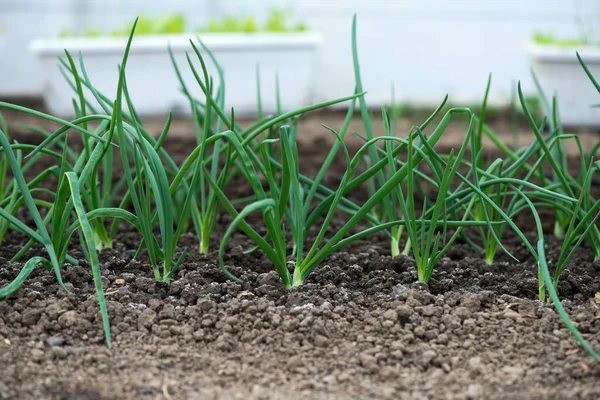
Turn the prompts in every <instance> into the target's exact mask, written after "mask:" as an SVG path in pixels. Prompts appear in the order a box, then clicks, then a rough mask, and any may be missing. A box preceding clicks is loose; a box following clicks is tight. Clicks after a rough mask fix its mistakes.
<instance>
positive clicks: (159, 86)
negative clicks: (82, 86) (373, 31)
mask: <svg viewBox="0 0 600 400" xmlns="http://www.w3.org/2000/svg"><path fill="white" fill-rule="evenodd" d="M199 36H200V38H201V40H202V41H203V42H204V43H205V44H206V45H207V47H208V48H209V49H210V51H211V52H212V53H213V54H214V56H215V57H216V59H217V61H218V63H219V64H220V65H221V67H222V68H223V70H224V75H225V88H226V96H225V99H226V104H225V106H226V107H227V108H228V109H230V107H234V108H235V111H236V115H242V116H250V115H254V114H256V112H257V109H258V99H257V79H256V66H257V65H259V67H260V84H261V99H262V105H263V111H264V112H265V113H273V112H275V111H276V109H277V108H276V85H275V79H276V78H275V76H276V74H278V76H279V91H280V96H281V97H280V100H281V106H282V110H283V111H284V112H285V111H288V110H292V109H295V108H298V107H302V106H304V105H306V104H308V103H309V102H310V101H311V97H312V96H311V95H312V87H311V83H312V82H313V81H314V79H313V66H314V61H315V55H316V52H317V50H318V48H319V45H320V43H321V37H320V35H318V34H316V33H312V32H304V33H285V34H271V33H256V34H213V33H210V34H200V35H199ZM197 37H198V36H197V35H195V34H182V35H161V36H139V37H134V39H133V42H132V46H131V50H130V53H129V59H128V61H127V68H126V77H127V85H128V88H129V93H130V95H131V98H132V101H133V104H134V106H135V107H136V111H137V112H138V113H139V114H140V115H164V114H166V113H168V112H169V111H170V110H171V111H173V112H174V113H178V114H186V115H191V111H190V106H189V102H188V100H187V98H186V97H185V96H184V95H183V93H181V90H180V84H179V82H178V80H177V76H176V74H175V69H174V68H173V65H172V63H171V58H170V57H169V53H168V46H169V44H170V45H171V48H172V50H173V54H174V56H175V59H176V62H177V65H178V67H179V69H180V71H181V72H182V75H183V77H184V80H185V82H186V84H187V86H188V88H189V89H190V91H191V92H192V93H193V94H194V96H195V97H196V98H197V99H200V100H203V99H204V95H203V94H202V91H201V89H200V87H199V86H198V84H197V83H196V80H195V78H194V75H193V73H192V70H191V68H190V66H189V64H188V62H187V59H186V52H188V53H189V54H190V56H191V59H192V61H193V63H194V66H195V67H196V69H197V70H198V72H199V73H200V74H202V70H201V67H200V62H199V61H198V58H197V57H196V55H195V54H194V50H193V48H192V46H191V44H190V39H193V40H194V42H195V43H196V44H197V45H198V47H199V48H200V49H201V51H202V54H203V56H204V58H205V62H206V63H207V66H208V69H209V74H210V75H212V76H213V78H214V82H215V84H218V75H217V73H216V68H215V67H214V65H213V64H212V62H211V61H210V59H209V57H208V55H207V54H205V52H204V51H203V50H202V47H201V46H200V45H199V43H198V41H197V40H196V38H197ZM126 42H127V39H125V38H69V39H56V38H54V39H37V40H34V41H33V42H32V44H31V50H32V51H33V53H34V54H35V55H36V56H37V59H38V60H39V63H40V66H41V71H42V72H43V74H44V75H43V81H44V91H43V96H44V101H45V103H46V105H47V107H48V109H49V111H50V113H52V114H54V115H57V116H65V117H66V116H72V115H73V114H74V111H73V106H72V99H73V98H75V97H76V94H75V92H74V91H73V90H72V89H71V88H70V87H69V85H68V83H67V82H66V81H65V79H64V77H63V76H62V74H61V73H60V70H59V67H58V65H59V60H58V57H64V58H65V59H66V57H65V53H64V49H67V50H68V51H69V53H70V54H71V56H73V58H74V59H75V61H76V63H77V64H78V61H77V60H78V54H79V53H78V52H79V51H81V53H82V55H83V61H84V64H85V67H86V71H87V73H88V76H89V78H90V81H91V82H92V84H93V85H94V87H95V88H96V89H97V90H99V91H100V92H101V93H103V94H105V95H106V96H108V97H109V98H111V99H112V98H114V96H115V95H116V90H117V79H118V69H117V66H118V64H120V63H121V60H122V58H123V54H124V50H125V46H126ZM78 68H79V67H78ZM90 96H91V93H90ZM89 98H91V99H93V97H89Z"/></svg>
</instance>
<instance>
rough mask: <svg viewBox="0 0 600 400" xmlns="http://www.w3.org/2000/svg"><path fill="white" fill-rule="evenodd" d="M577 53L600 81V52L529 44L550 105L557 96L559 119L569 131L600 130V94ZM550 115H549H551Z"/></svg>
mask: <svg viewBox="0 0 600 400" xmlns="http://www.w3.org/2000/svg"><path fill="white" fill-rule="evenodd" d="M576 51H578V52H579V55H580V56H581V58H582V59H583V61H584V62H585V64H586V65H587V67H588V69H589V70H590V71H591V73H592V75H593V76H594V78H596V80H597V81H600V48H597V47H579V48H577V49H575V48H565V47H555V46H550V45H538V44H529V45H528V46H527V53H528V55H529V59H530V61H531V65H532V67H533V71H534V72H535V74H536V76H537V78H538V80H539V82H540V85H541V86H542V89H543V90H544V92H545V95H546V97H547V98H548V101H550V102H551V101H552V96H553V95H554V94H556V96H557V101H558V106H559V113H560V119H561V121H562V123H563V125H565V126H567V127H592V128H598V127H600V108H597V107H596V108H594V107H591V106H592V105H595V104H600V93H598V91H597V90H596V88H595V87H594V85H593V84H592V82H591V81H590V79H589V77H588V76H587V75H586V73H585V71H584V70H583V67H582V66H581V64H580V63H579V61H578V60H577V55H576ZM548 112H550V111H548Z"/></svg>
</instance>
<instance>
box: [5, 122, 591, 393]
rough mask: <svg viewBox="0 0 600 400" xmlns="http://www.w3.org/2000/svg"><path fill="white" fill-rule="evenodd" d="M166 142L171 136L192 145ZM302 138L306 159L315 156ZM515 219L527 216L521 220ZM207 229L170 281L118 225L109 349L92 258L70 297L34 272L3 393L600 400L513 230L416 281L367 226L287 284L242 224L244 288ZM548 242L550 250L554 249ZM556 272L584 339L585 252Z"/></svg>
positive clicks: (105, 264)
mask: <svg viewBox="0 0 600 400" xmlns="http://www.w3.org/2000/svg"><path fill="white" fill-rule="evenodd" d="M332 119H333V118H332ZM340 122H341V121H339V120H337V122H336V124H337V125H339V124H340ZM311 123H312V124H313V125H312V126H311V125H310V124H311ZM182 124H183V123H182ZM315 124H316V123H315V121H314V120H312V122H311V120H309V122H308V123H307V125H306V126H307V127H312V128H314V125H315ZM327 124H328V125H332V126H334V127H335V126H336V125H335V124H333V123H332V122H331V121H328V122H327ZM357 129H359V128H357ZM178 140H179V141H175V140H174V141H172V142H170V144H169V145H171V146H172V148H173V149H175V148H181V149H187V150H186V151H187V152H189V148H190V145H189V142H183V141H182V140H183V139H181V138H180V139H178ZM523 140H527V138H526V137H525V138H524V139H523ZM311 142H312V140H308V141H305V142H304V143H308V144H304V145H303V147H302V148H301V151H302V154H304V155H315V154H316V155H318V154H321V153H322V151H320V149H319V147H323V146H320V145H316V146H315V145H314V144H313V146H312V147H311V145H310V143H311ZM316 158H318V157H315V159H316ZM310 160H311V159H307V158H303V161H304V162H306V161H310ZM303 168H308V169H310V168H311V165H303ZM224 220H225V221H229V219H227V218H224ZM517 222H518V223H519V225H521V226H523V227H526V226H528V224H529V225H531V222H530V221H529V220H528V218H527V216H523V217H522V218H520V219H519V221H517ZM336 223H339V222H336ZM545 223H546V224H547V225H548V226H549V227H551V226H552V221H551V220H550V219H547V220H545ZM220 229H222V228H220ZM331 229H332V231H333V230H335V229H336V226H332V228H331ZM218 237H219V232H216V234H215V238H213V241H212V242H211V246H212V250H213V251H212V252H211V253H210V254H209V255H205V256H203V255H199V254H198V246H197V243H196V239H195V237H194V236H193V235H191V234H189V235H186V236H184V238H183V240H182V243H181V246H182V247H188V248H189V253H188V257H187V258H186V261H185V263H184V265H183V266H182V269H181V270H180V271H179V273H178V275H177V277H176V279H174V280H173V282H172V283H171V284H170V285H167V284H163V283H158V282H156V281H155V280H154V279H153V277H152V272H151V268H150V266H149V265H148V264H146V263H145V262H144V261H143V260H142V261H141V262H138V261H131V260H132V257H133V254H134V253H135V248H136V246H137V244H138V243H139V237H138V236H137V235H136V234H134V233H131V232H127V231H126V230H124V231H122V232H121V233H120V234H119V237H118V238H117V241H116V244H115V246H114V248H113V249H107V250H104V251H103V252H102V253H101V261H102V268H103V270H102V275H103V281H104V287H105V290H106V297H107V301H108V309H109V315H110V318H111V325H112V335H113V341H114V347H113V348H112V349H111V350H109V349H107V348H106V345H105V344H104V341H103V340H104V336H103V332H102V329H101V323H100V317H99V310H98V305H97V300H96V297H95V293H94V287H93V283H92V282H93V281H92V275H91V271H90V269H89V265H88V264H87V263H86V262H82V263H81V265H80V266H77V267H74V266H69V267H65V269H64V271H63V279H64V280H65V282H66V283H67V287H68V288H69V290H70V292H69V293H66V292H64V291H63V290H62V289H60V288H59V286H58V284H57V283H56V281H55V278H54V275H53V273H51V272H48V271H45V270H43V269H41V268H40V269H39V270H36V271H35V272H34V273H33V274H32V275H31V276H30V278H29V279H28V280H27V281H26V282H25V284H24V285H23V287H22V288H21V289H20V290H19V291H18V292H16V293H15V294H13V295H12V296H10V297H9V298H7V299H4V300H1V301H0V359H1V360H2V368H3V371H2V373H1V374H0V399H70V400H71V399H73V400H74V399H544V400H547V399H567V398H573V399H598V398H600V384H599V383H598V382H600V365H599V364H597V363H595V362H594V361H593V359H592V358H591V357H590V356H588V355H587V354H586V353H585V352H584V351H583V350H582V349H581V348H580V347H579V346H578V344H577V342H576V341H575V339H574V338H573V337H572V336H571V334H570V333H569V332H568V330H567V329H566V328H565V326H564V324H563V323H562V321H561V320H560V318H559V317H558V315H557V314H556V312H555V311H554V309H553V308H552V306H551V305H548V304H543V303H540V302H538V301H536V300H535V297H536V293H537V270H536V266H535V264H534V261H533V259H532V258H531V257H530V256H528V254H527V251H526V249H525V247H524V246H523V245H522V243H519V241H518V240H515V239H512V238H510V237H509V238H508V240H507V242H506V246H507V247H508V248H509V249H510V250H511V251H512V252H513V254H514V255H515V256H517V257H518V258H519V260H520V263H515V262H514V261H511V259H510V258H509V257H508V256H506V255H502V254H501V255H499V256H498V262H497V263H496V264H494V265H492V266H486V265H485V264H484V263H483V262H482V261H481V257H480V255H479V254H477V252H475V251H474V250H472V249H471V248H470V247H468V246H466V245H465V244H460V243H458V244H456V245H455V246H454V247H453V248H452V249H451V251H450V252H449V253H448V254H447V256H446V257H445V258H443V259H442V260H441V261H440V262H439V264H438V268H437V270H436V272H435V273H434V276H433V280H432V282H431V285H430V286H429V287H425V286H423V285H420V284H416V283H415V281H416V270H415V268H414V264H413V263H412V262H411V260H409V259H407V258H403V257H398V258H396V259H392V258H391V257H389V256H388V254H389V250H388V243H387V241H386V240H385V238H384V237H383V236H374V237H371V238H370V239H369V240H364V241H361V242H358V243H356V244H354V245H353V246H352V247H350V248H348V249H347V250H346V251H345V252H342V253H338V254H336V255H335V256H333V257H331V258H330V259H328V260H327V261H326V262H325V263H324V265H322V266H321V267H320V268H318V269H317V270H315V271H314V272H313V274H312V275H311V276H310V277H309V279H308V280H307V282H306V284H305V285H303V286H302V287H300V288H297V289H293V290H285V289H283V288H282V287H281V284H280V282H279V278H278V277H277V275H276V274H275V273H274V272H272V271H271V266H270V265H269V263H268V261H267V260H266V258H264V257H263V256H261V255H260V254H253V255H248V256H245V255H243V254H242V252H241V250H242V249H244V248H247V247H248V246H249V244H248V243H247V242H245V241H244V237H243V236H242V235H235V237H234V238H233V239H232V241H231V243H230V246H229V251H228V254H227V257H226V260H225V261H226V263H227V265H229V266H230V268H231V271H232V272H233V273H234V274H236V275H237V276H239V277H241V278H242V279H243V281H244V282H243V283H242V284H238V283H235V282H233V281H230V280H228V279H226V277H225V275H224V274H223V273H222V272H221V270H220V269H219V268H218V266H217V261H216V260H217V257H216V252H215V250H216V248H217V247H216V246H217V244H218V241H217V239H218ZM531 239H532V240H534V236H533V234H532V236H531ZM546 240H547V242H548V250H549V252H548V258H549V259H550V260H552V259H555V258H556V251H557V249H558V247H559V246H560V243H559V242H558V241H556V240H553V239H552V238H551V237H550V235H548V237H547V239H546ZM22 245H23V240H22V239H21V238H20V237H19V235H16V234H11V235H10V237H9V238H8V239H7V240H6V241H5V242H3V243H2V247H0V287H2V286H5V285H6V284H7V283H8V282H9V281H10V280H12V279H13V278H14V277H15V276H16V275H17V273H18V272H19V269H20V268H21V264H10V263H9V262H8V259H9V258H10V257H11V256H12V255H13V254H14V253H15V252H16V251H17V250H18V249H19V248H20V246H22ZM74 254H77V253H74ZM568 270H569V271H568V272H567V273H566V274H565V275H564V276H563V279H562V283H561V284H560V286H559V292H560V295H561V297H562V298H563V299H564V301H563V305H564V307H565V308H566V310H567V312H568V313H569V314H570V315H571V317H572V318H573V320H574V322H575V323H576V326H577V328H578V329H579V330H580V332H581V333H582V334H583V335H584V336H585V338H586V339H587V340H588V341H589V342H590V343H591V345H592V346H593V347H594V348H595V349H596V350H598V349H600V305H599V304H598V303H596V302H595V301H594V295H595V293H596V292H599V291H600V262H594V261H593V255H592V252H591V251H590V250H589V249H587V248H583V249H582V250H581V251H580V252H579V253H578V255H577V257H576V258H575V259H574V260H573V261H572V262H571V264H570V265H569V268H568Z"/></svg>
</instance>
